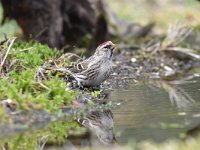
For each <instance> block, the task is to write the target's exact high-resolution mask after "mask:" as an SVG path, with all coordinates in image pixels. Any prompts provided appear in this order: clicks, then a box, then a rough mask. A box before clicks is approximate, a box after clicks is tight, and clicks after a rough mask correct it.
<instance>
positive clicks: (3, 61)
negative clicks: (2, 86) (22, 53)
mask: <svg viewBox="0 0 200 150" xmlns="http://www.w3.org/2000/svg"><path fill="white" fill-rule="evenodd" d="M15 39H16V37H14V38H13V39H12V41H11V43H10V45H9V47H8V49H7V51H6V54H5V56H4V58H3V60H2V62H1V66H0V71H1V69H2V67H3V65H4V63H5V60H6V58H7V56H8V53H9V52H10V49H11V47H12V45H13V43H14V41H15Z"/></svg>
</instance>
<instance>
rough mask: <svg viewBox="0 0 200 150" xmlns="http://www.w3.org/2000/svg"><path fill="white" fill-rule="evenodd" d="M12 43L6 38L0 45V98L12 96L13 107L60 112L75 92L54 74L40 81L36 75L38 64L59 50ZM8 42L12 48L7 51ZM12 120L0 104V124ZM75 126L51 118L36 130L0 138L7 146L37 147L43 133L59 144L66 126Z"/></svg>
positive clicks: (51, 57)
mask: <svg viewBox="0 0 200 150" xmlns="http://www.w3.org/2000/svg"><path fill="white" fill-rule="evenodd" d="M11 43H12V40H10V39H8V41H6V42H4V43H3V44H2V45H0V49H1V51H0V53H1V55H0V56H1V60H3V59H4V57H5V56H6V57H5V58H6V59H5V61H4V64H3V65H2V67H1V71H0V93H1V94H0V101H1V102H2V101H3V100H6V99H10V100H12V103H14V104H15V107H16V110H15V111H30V110H37V109H42V110H45V111H47V112H50V113H51V114H59V113H60V111H61V110H60V107H61V106H64V105H68V104H70V103H71V102H72V100H73V99H74V96H75V95H76V93H75V92H74V91H71V90H70V89H68V88H67V84H66V82H65V81H64V80H62V79H61V78H59V77H57V76H54V77H52V78H48V80H40V81H37V80H36V78H35V77H36V73H37V71H38V68H39V67H40V66H41V65H43V64H44V63H45V62H47V61H49V60H52V59H55V58H57V57H58V56H59V55H61V52H59V51H55V50H52V49H50V48H49V47H48V46H46V45H42V44H39V43H36V42H28V43H27V42H22V41H15V42H14V44H12V45H10V44H11ZM9 46H11V48H10V50H9V51H8V48H9ZM7 52H8V55H6V53H7ZM9 65H11V67H8V66H9ZM19 119H20V118H19ZM6 120H7V121H6ZM11 120H12V119H11V118H9V115H7V114H6V112H5V108H3V107H0V121H1V123H0V128H2V126H4V125H6V126H12V125H14V124H13V122H12V121H11ZM2 122H3V123H2ZM28 122H29V121H28ZM25 123H26V122H25ZM75 127H77V124H76V123H74V122H63V121H58V122H54V123H51V124H50V125H49V126H47V127H46V128H44V129H41V130H37V131H35V132H31V131H29V132H26V133H23V134H21V135H19V136H18V135H16V136H14V137H9V139H1V142H0V147H3V146H5V145H8V147H9V149H39V148H40V146H41V145H40V144H38V143H39V142H41V141H42V140H43V139H44V137H47V138H45V140H46V141H45V142H47V143H48V142H51V143H57V144H61V143H63V142H64V139H65V138H66V136H67V135H68V130H69V129H70V128H75ZM11 135H12V134H11ZM6 143H7V144H6Z"/></svg>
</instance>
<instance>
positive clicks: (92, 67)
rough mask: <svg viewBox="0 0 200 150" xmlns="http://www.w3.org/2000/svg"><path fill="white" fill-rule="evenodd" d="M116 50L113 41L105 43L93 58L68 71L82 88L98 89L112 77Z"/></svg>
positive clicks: (99, 47) (97, 49)
mask: <svg viewBox="0 0 200 150" xmlns="http://www.w3.org/2000/svg"><path fill="white" fill-rule="evenodd" d="M115 48H116V45H115V44H113V43H112V42H111V41H106V42H103V43H102V44H100V45H99V46H98V47H97V48H96V50H95V53H94V54H93V55H92V56H90V57H89V58H87V59H85V60H83V61H81V62H79V63H77V64H75V65H74V66H73V67H71V68H68V69H67V70H68V72H69V73H70V74H71V75H72V76H73V77H74V79H75V80H76V81H77V84H78V86H79V87H80V88H83V87H98V86H99V85H101V83H103V82H104V81H105V80H106V79H107V78H108V77H109V76H110V74H111V72H112V58H113V51H114V49H115Z"/></svg>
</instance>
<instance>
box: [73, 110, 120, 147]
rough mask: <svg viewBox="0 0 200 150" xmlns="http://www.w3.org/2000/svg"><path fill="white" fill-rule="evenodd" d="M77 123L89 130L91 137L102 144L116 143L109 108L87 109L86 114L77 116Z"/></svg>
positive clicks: (111, 114)
mask: <svg viewBox="0 0 200 150" xmlns="http://www.w3.org/2000/svg"><path fill="white" fill-rule="evenodd" d="M77 121H78V123H80V124H81V125H82V126H84V127H86V128H87V129H89V131H91V133H92V136H93V138H94V139H95V137H97V139H98V141H99V143H101V144H103V145H114V144H117V140H116V138H115V133H114V121H113V113H112V111H111V110H110V109H104V110H89V111H88V112H87V113H86V116H84V117H83V118H79V119H78V120H77Z"/></svg>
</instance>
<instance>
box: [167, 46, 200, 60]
mask: <svg viewBox="0 0 200 150" xmlns="http://www.w3.org/2000/svg"><path fill="white" fill-rule="evenodd" d="M166 50H169V51H175V52H179V53H183V54H185V55H187V56H190V57H191V58H194V59H197V60H200V55H199V54H197V53H196V52H195V51H194V50H192V49H188V48H183V47H169V48H168V49H166Z"/></svg>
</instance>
